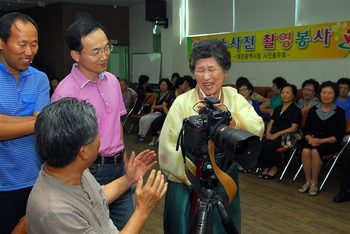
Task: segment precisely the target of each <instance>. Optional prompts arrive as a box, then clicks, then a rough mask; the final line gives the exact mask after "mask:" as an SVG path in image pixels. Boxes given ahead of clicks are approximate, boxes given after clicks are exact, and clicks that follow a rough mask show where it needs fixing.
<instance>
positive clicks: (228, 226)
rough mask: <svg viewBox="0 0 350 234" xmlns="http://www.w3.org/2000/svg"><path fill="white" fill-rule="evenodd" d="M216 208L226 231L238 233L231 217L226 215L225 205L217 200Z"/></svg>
mask: <svg viewBox="0 0 350 234" xmlns="http://www.w3.org/2000/svg"><path fill="white" fill-rule="evenodd" d="M217 208H218V211H219V214H220V217H221V223H222V225H223V226H224V228H225V230H226V233H232V234H238V231H237V228H236V226H235V224H234V223H233V220H232V218H231V217H230V216H228V215H227V212H226V210H225V206H224V204H223V203H222V202H221V201H218V203H217Z"/></svg>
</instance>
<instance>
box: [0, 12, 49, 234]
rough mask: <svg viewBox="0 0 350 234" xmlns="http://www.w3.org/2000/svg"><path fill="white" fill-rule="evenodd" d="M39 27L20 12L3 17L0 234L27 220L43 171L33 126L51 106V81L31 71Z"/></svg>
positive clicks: (0, 25)
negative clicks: (28, 203)
mask: <svg viewBox="0 0 350 234" xmlns="http://www.w3.org/2000/svg"><path fill="white" fill-rule="evenodd" d="M37 52H38V26H37V24H36V23H35V21H34V20H33V19H32V18H30V17H29V16H27V15H24V14H22V13H18V12H12V13H9V14H6V15H4V16H2V17H1V18H0V207H1V209H0V232H1V233H5V234H7V233H11V231H12V229H13V228H14V227H15V226H16V224H17V223H18V221H19V220H20V218H21V217H22V216H24V215H25V209H26V205H27V199H28V196H29V193H30V191H31V189H32V186H33V185H34V183H35V181H36V178H37V176H38V173H39V170H40V164H41V163H40V161H39V157H38V156H37V153H36V150H35V145H34V137H33V135H32V134H33V132H34V123H35V120H36V116H37V115H38V113H39V112H40V111H41V110H42V108H44V106H46V105H47V104H48V103H49V100H50V99H49V81H48V78H47V76H46V75H45V74H44V73H43V72H40V71H38V70H37V69H35V68H33V67H31V66H30V63H31V62H32V61H33V59H34V57H35V55H36V54H37Z"/></svg>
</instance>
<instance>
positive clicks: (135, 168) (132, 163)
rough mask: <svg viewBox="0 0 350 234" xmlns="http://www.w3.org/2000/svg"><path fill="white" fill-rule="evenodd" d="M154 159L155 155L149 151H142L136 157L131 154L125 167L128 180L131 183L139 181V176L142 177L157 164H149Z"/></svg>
mask: <svg viewBox="0 0 350 234" xmlns="http://www.w3.org/2000/svg"><path fill="white" fill-rule="evenodd" d="M155 157H156V153H155V152H154V151H150V150H149V149H147V150H144V151H142V152H141V153H139V154H138V155H137V156H135V152H132V153H131V156H130V159H129V161H128V162H127V166H126V176H127V178H128V180H129V181H130V182H131V183H136V182H137V181H139V179H140V176H144V175H145V174H146V172H147V171H148V170H149V169H151V168H152V167H153V166H154V165H156V164H157V161H153V162H151V161H152V160H153V159H154V158H155Z"/></svg>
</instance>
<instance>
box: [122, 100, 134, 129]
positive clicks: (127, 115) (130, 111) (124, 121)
mask: <svg viewBox="0 0 350 234" xmlns="http://www.w3.org/2000/svg"><path fill="white" fill-rule="evenodd" d="M136 102H137V95H132V97H131V109H130V110H129V112H128V113H127V114H126V115H125V118H124V120H123V123H122V126H123V127H124V125H125V123H126V121H127V120H128V118H129V116H130V115H131V114H132V112H133V111H134V109H135V105H136Z"/></svg>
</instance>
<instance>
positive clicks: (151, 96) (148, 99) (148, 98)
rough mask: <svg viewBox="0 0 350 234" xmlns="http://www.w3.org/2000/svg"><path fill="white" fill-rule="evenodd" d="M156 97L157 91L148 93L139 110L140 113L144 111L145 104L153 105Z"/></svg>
mask: <svg viewBox="0 0 350 234" xmlns="http://www.w3.org/2000/svg"><path fill="white" fill-rule="evenodd" d="M156 98H157V94H155V93H146V97H145V100H144V102H143V103H142V106H141V109H140V111H139V112H138V114H141V113H142V112H144V108H145V106H147V105H149V106H152V105H153V103H154V101H155V100H156Z"/></svg>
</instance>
